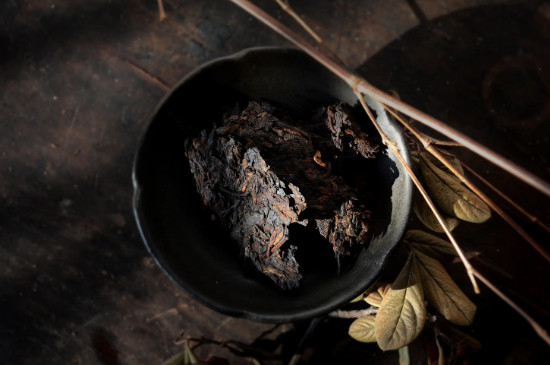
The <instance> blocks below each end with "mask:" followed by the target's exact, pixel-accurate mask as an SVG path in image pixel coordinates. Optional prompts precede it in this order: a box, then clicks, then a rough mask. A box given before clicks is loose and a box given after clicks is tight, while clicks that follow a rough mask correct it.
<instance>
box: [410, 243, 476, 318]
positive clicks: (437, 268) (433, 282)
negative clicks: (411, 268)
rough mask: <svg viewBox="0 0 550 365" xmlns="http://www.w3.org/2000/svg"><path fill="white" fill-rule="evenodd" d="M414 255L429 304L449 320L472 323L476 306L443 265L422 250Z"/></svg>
mask: <svg viewBox="0 0 550 365" xmlns="http://www.w3.org/2000/svg"><path fill="white" fill-rule="evenodd" d="M414 255H415V257H416V260H415V261H416V265H417V266H418V271H419V272H420V275H421V277H422V287H423V289H424V294H425V295H426V298H427V299H428V302H429V304H430V305H431V306H432V307H434V308H435V310H437V311H438V312H439V313H441V314H442V315H443V317H445V319H447V320H448V321H449V322H452V323H454V324H457V325H459V326H468V325H470V324H472V322H473V320H474V316H475V313H476V306H475V304H474V303H472V301H471V300H470V299H468V297H467V296H466V294H464V292H463V291H462V290H460V288H459V287H458V285H456V283H455V282H454V280H453V279H452V278H451V276H450V275H449V274H448V273H447V271H446V270H445V268H444V267H443V265H442V264H441V263H440V262H439V261H437V260H435V259H433V258H431V257H429V256H427V255H425V254H423V253H422V252H419V251H415V253H414Z"/></svg>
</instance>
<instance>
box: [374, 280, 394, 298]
mask: <svg viewBox="0 0 550 365" xmlns="http://www.w3.org/2000/svg"><path fill="white" fill-rule="evenodd" d="M390 286H391V285H390V284H388V283H385V284H380V285H379V286H378V289H376V291H377V292H378V294H380V295H381V296H382V297H384V295H386V293H387V292H388V290H390Z"/></svg>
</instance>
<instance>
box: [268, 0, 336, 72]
mask: <svg viewBox="0 0 550 365" xmlns="http://www.w3.org/2000/svg"><path fill="white" fill-rule="evenodd" d="M275 1H276V2H277V4H279V6H280V7H281V9H283V10H284V11H285V12H287V13H288V15H290V16H291V17H292V18H293V19H294V20H295V21H296V23H298V24H299V25H300V26H301V27H302V28H304V30H305V31H306V32H308V33H309V35H310V36H311V37H312V38H313V39H315V42H317V43H319V45H320V46H321V47H323V48H324V49H325V50H326V51H327V52H329V53H330V55H331V56H332V57H333V58H334V59H335V60H337V61H338V62H340V63H341V64H343V65H345V64H346V63H345V62H344V60H342V59H341V58H340V56H338V54H337V53H336V52H334V51H333V50H332V48H330V47H329V46H327V44H326V43H325V41H324V40H323V38H321V37H320V36H319V35H318V34H317V33H316V32H315V31H314V30H313V29H312V28H311V27H310V26H309V25H308V24H307V22H306V21H305V20H304V19H302V17H301V16H299V15H298V14H297V13H296V12H295V11H294V9H292V6H290V4H289V2H288V0H275Z"/></svg>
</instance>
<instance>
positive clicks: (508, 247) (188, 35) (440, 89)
mask: <svg viewBox="0 0 550 365" xmlns="http://www.w3.org/2000/svg"><path fill="white" fill-rule="evenodd" d="M256 3H257V4H259V5H260V6H262V7H263V8H264V9H266V10H268V11H269V12H270V13H271V14H273V15H274V16H275V17H276V18H278V19H279V20H281V21H283V22H284V23H285V24H287V25H289V26H291V27H292V28H293V29H296V30H298V28H297V27H296V26H295V25H294V24H293V23H292V22H291V21H290V19H289V18H288V16H287V15H285V14H284V13H283V12H282V11H281V10H280V9H278V7H277V6H276V4H275V3H274V2H273V1H268V0H262V1H256ZM291 3H292V4H293V5H294V6H295V8H296V10H297V11H298V12H299V13H300V14H302V15H303V16H304V17H305V18H306V19H307V20H308V21H309V22H310V24H311V25H312V26H313V27H314V29H316V30H317V31H318V32H319V33H320V34H321V35H322V36H323V37H324V38H325V40H326V42H327V43H328V44H329V45H330V46H331V47H333V48H334V49H335V50H336V51H337V52H338V53H339V54H340V55H341V57H342V58H343V59H344V60H345V61H346V62H347V63H348V65H349V66H350V67H351V68H354V69H357V70H358V71H359V72H360V73H361V74H362V75H364V76H366V77H367V79H368V80H370V81H371V82H372V83H374V84H375V85H377V86H379V87H380V88H382V89H383V90H390V89H392V90H395V91H397V92H398V93H399V95H400V96H401V98H402V99H403V100H405V101H406V102H408V103H410V104H412V105H414V106H416V107H417V108H419V109H421V110H424V111H426V112H428V113H430V114H432V115H434V116H436V117H438V118H441V119H442V120H444V121H445V122H448V123H449V124H451V125H453V126H455V127H456V128H457V129H459V130H461V131H463V132H465V133H466V134H468V135H470V136H471V137H473V138H475V139H477V140H479V141H481V142H483V143H484V144H486V145H487V146H489V147H490V148H493V149H495V150H496V151H498V152H499V153H501V154H503V155H505V156H506V157H509V158H510V159H512V160H513V161H515V162H517V163H519V164H521V165H523V166H525V167H526V168H527V169H528V170H530V171H532V172H534V173H535V174H537V175H538V176H540V177H542V178H544V179H546V180H547V181H550V163H549V159H550V147H549V138H550V112H549V111H550V109H549V108H550V2H549V1H527V0H525V1H504V0H501V1H498V0H447V1H429V0H417V1H414V0H370V1H360V0H346V1H343V0H342V1H330V0H319V1H315V2H309V1H292V2H291ZM164 4H165V9H166V12H167V16H168V19H167V21H166V22H164V23H160V22H159V21H158V13H157V4H156V1H154V0H147V1H138V0H126V1H119V0H73V1H67V2H64V1H55V0H48V1H43V0H42V1H38V0H28V1H19V0H10V1H3V2H1V4H0V50H1V51H0V197H1V198H0V199H1V200H0V363H1V364H37V363H40V364H108V365H114V364H161V363H162V362H163V361H164V360H166V359H168V358H169V357H171V356H172V355H174V354H176V353H178V352H179V351H181V349H182V346H181V344H177V343H176V342H177V341H176V342H175V341H174V340H175V339H177V338H178V337H179V336H180V334H181V333H182V331H185V334H184V336H193V337H200V336H205V337H208V338H212V339H216V340H220V341H224V340H230V339H231V340H236V341H242V342H245V343H250V342H252V341H253V340H254V339H255V338H257V337H258V336H259V335H260V334H261V333H262V332H263V331H266V330H268V329H270V328H272V325H270V324H261V323H254V322H251V321H248V320H243V319H237V318H232V317H227V316H224V315H222V314H219V313H216V312H213V311H212V310H210V309H208V308H206V307H205V306H203V305H202V304H200V303H198V302H196V301H195V300H194V299H192V298H190V297H189V296H188V295H187V294H186V293H184V292H183V291H181V290H180V289H179V288H178V287H177V286H176V285H175V284H174V283H173V282H172V281H170V279H169V278H168V277H166V275H165V274H164V273H163V272H162V271H161V270H160V269H159V268H158V267H157V266H156V265H155V263H154V262H153V260H152V258H151V257H150V256H149V254H148V253H147V251H146V249H145V247H144V245H143V243H142V242H141V239H140V237H139V234H138V231H137V228H136V224H135V222H134V218H133V214H132V184H131V167H132V160H133V156H134V151H135V148H136V145H137V142H138V140H139V137H140V135H141V133H142V132H143V131H144V128H145V127H146V126H147V124H148V121H149V118H150V116H151V114H152V112H153V111H154V109H155V107H156V105H157V104H158V103H159V101H160V100H161V99H162V98H163V96H164V95H165V94H166V92H167V91H168V90H169V89H170V87H171V86H172V85H174V84H176V83H177V82H178V80H179V79H181V78H182V77H183V76H184V75H185V74H186V73H188V72H190V71H191V70H192V69H193V68H194V67H196V66H198V65H200V64H202V63H204V62H206V61H209V60H211V59H213V58H216V57H219V56H225V55H229V54H231V53H234V52H236V51H239V50H241V49H243V48H247V47H252V46H260V45H288V43H286V42H285V41H284V40H282V39H281V38H280V37H279V36H277V35H276V34H274V33H273V32H272V31H270V30H268V29H267V28H265V27H264V26H262V25H260V24H259V23H258V22H257V21H255V20H254V19H252V17H250V16H249V15H247V14H245V13H244V12H243V11H241V10H240V9H238V8H237V7H235V6H234V5H232V4H231V3H229V1H223V0H212V1H193V0H188V1H184V0H165V1H164ZM457 153H458V154H459V155H460V157H461V158H463V159H464V160H465V161H467V162H468V163H469V164H470V165H471V166H472V167H474V168H476V169H478V171H481V172H482V173H484V175H485V176H488V177H489V178H490V179H491V181H493V182H494V183H495V184H498V185H499V186H500V187H501V188H502V189H503V190H504V191H505V192H506V193H507V194H509V195H510V196H512V197H513V198H514V199H517V200H518V201H519V202H521V203H522V204H524V205H525V206H526V207H527V208H528V209H529V210H530V211H531V212H532V213H533V214H536V215H538V216H539V217H540V218H542V219H544V220H545V221H546V222H550V209H549V206H550V204H549V202H550V199H549V198H547V197H545V196H543V195H542V194H540V193H538V192H536V191H534V190H533V189H531V188H528V187H526V186H525V185H524V184H522V183H520V182H518V181H517V180H515V179H513V178H510V177H508V176H507V175H506V174H504V173H503V172H502V171H501V170H499V169H498V168H496V167H493V166H491V165H490V164H488V163H486V162H484V161H482V160H481V159H480V158H478V157H476V156H475V155H473V154H471V153H468V152H466V151H460V150H458V152H457ZM528 228H529V229H531V228H532V227H528ZM531 231H532V232H533V234H534V235H536V236H537V237H538V238H540V240H541V242H542V245H543V246H544V247H545V248H546V249H550V247H549V246H548V242H549V239H548V238H549V236H548V235H545V234H541V233H540V232H539V231H537V230H531ZM531 231H530V232H531ZM457 238H458V239H459V241H460V242H462V243H463V245H464V246H465V247H467V248H468V249H471V250H476V251H480V252H481V253H482V255H481V256H480V258H481V259H479V260H475V261H474V264H475V265H477V266H478V267H479V269H480V271H482V272H483V273H484V274H485V275H487V276H488V277H490V278H491V279H492V280H493V281H494V282H497V283H498V284H499V287H501V288H502V290H504V291H505V292H506V293H507V294H508V295H509V296H510V297H511V298H512V299H514V300H516V301H517V302H518V303H519V304H520V305H521V306H522V307H524V308H525V309H526V310H527V311H529V313H531V314H532V315H533V316H534V317H535V318H536V319H537V320H538V321H540V322H541V323H542V324H543V325H545V328H550V316H549V311H548V308H549V305H550V297H549V290H548V278H549V274H550V272H549V265H548V262H546V261H544V260H543V259H542V258H540V256H538V255H537V254H536V253H534V251H533V249H532V248H530V247H529V246H528V245H527V244H526V243H525V242H523V241H522V240H521V238H519V236H518V235H517V234H516V233H514V231H512V230H511V229H510V228H508V227H507V226H506V225H505V224H504V223H502V222H501V220H500V219H499V218H498V217H494V218H493V219H492V220H491V221H490V222H489V223H487V224H483V225H479V226H474V225H464V226H463V227H460V228H459V229H458V230H457ZM458 266H459V265H457V269H458V270H457V272H458V273H459V274H458V277H459V279H460V280H459V281H460V282H462V283H464V284H465V287H466V288H465V291H466V292H467V293H468V294H469V295H471V296H472V298H473V299H474V301H475V302H476V304H477V305H478V314H477V317H476V322H475V324H474V325H473V326H472V327H471V328H468V329H465V330H466V331H467V332H468V333H470V334H472V335H473V336H475V337H476V338H478V339H479V340H480V341H481V342H482V344H483V346H484V347H483V350H481V351H480V352H479V353H478V354H475V355H472V357H471V358H470V360H471V361H472V362H473V363H483V364H487V363H492V364H536V363H540V364H542V363H546V361H544V359H545V358H546V359H548V356H549V355H550V353H549V351H548V349H549V348H548V346H547V345H545V344H544V343H543V341H541V340H540V339H539V338H538V337H537V336H536V335H534V333H533V331H532V330H531V328H530V327H529V326H528V325H527V324H526V323H525V322H524V321H523V320H522V319H521V318H520V317H519V316H518V315H517V314H516V313H515V312H513V311H511V310H510V309H509V308H508V307H507V306H506V305H504V304H503V303H502V302H501V301H500V300H499V299H497V298H496V297H495V296H494V295H493V294H491V293H490V292H489V290H487V289H486V288H485V287H482V294H481V295H479V296H474V295H473V294H472V293H471V290H470V289H469V288H468V284H467V281H466V280H463V279H464V278H462V276H463V274H460V272H461V270H460V267H458ZM463 287H464V286H463ZM334 321H336V322H338V323H334ZM348 325H349V321H344V320H333V322H330V323H325V324H324V326H321V327H320V328H319V332H318V334H317V335H316V336H314V337H313V339H312V342H311V343H310V345H309V348H310V350H309V351H310V358H311V361H310V363H319V362H320V360H319V359H321V358H324V359H325V360H326V359H327V358H329V357H330V356H334V357H335V358H336V359H338V360H332V361H333V363H342V364H344V363H345V364H355V363H373V364H382V363H396V361H397V355H396V354H395V353H390V354H383V353H382V352H381V351H380V350H378V349H377V347H376V346H375V345H369V344H359V343H356V342H353V341H351V340H349V339H348V338H347V333H346V327H347V326H348ZM302 330H303V328H302V327H301V325H300V324H297V325H296V326H295V325H293V324H288V325H284V326H282V327H280V328H278V329H277V331H278V332H277V333H279V334H282V335H281V337H280V341H281V344H283V343H284V344H285V346H284V348H283V349H280V348H279V349H278V350H277V351H276V352H277V353H279V354H280V353H288V351H291V350H289V349H290V348H292V346H293V345H295V344H296V343H297V341H298V339H299V337H300V331H302ZM285 333H288V334H290V335H289V336H287V337H285V336H283V335H284V334H285ZM283 338H286V340H283ZM285 341H286V342H285ZM316 344H323V346H322V347H321V346H317V345H316ZM415 348H417V349H418V351H419V352H418V353H415V355H414V356H413V361H414V363H425V359H424V358H425V356H424V354H423V353H422V346H421V345H420V346H416V347H415ZM197 354H198V355H199V356H200V357H202V358H207V357H208V356H209V355H212V354H216V355H218V356H221V357H226V358H229V359H231V362H232V363H234V364H240V363H242V364H252V363H254V362H253V361H252V360H250V359H240V358H238V357H236V356H233V355H231V354H230V353H229V352H228V351H227V350H224V349H221V348H219V347H217V346H203V347H201V348H199V349H198V350H197ZM266 363H268V362H266ZM271 363H274V364H275V363H279V362H277V361H271Z"/></svg>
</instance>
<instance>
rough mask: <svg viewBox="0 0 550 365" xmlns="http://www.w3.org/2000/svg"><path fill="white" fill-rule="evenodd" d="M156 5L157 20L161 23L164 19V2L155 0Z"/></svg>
mask: <svg viewBox="0 0 550 365" xmlns="http://www.w3.org/2000/svg"><path fill="white" fill-rule="evenodd" d="M157 5H158V7H159V21H160V22H161V23H162V22H164V21H165V20H166V12H165V11H164V3H163V2H162V0H157Z"/></svg>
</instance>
